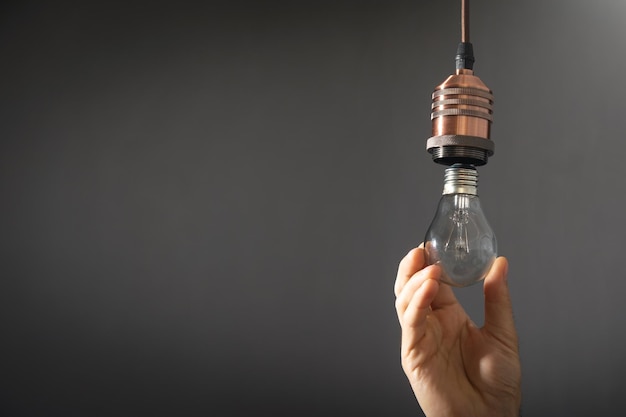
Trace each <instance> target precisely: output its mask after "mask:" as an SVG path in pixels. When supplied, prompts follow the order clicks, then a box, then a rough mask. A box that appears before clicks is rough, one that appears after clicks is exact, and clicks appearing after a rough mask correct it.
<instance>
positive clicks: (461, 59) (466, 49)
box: [455, 0, 474, 70]
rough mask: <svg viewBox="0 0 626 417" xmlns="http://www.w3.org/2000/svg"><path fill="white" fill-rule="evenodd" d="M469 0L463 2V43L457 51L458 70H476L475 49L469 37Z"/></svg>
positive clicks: (462, 0)
mask: <svg viewBox="0 0 626 417" xmlns="http://www.w3.org/2000/svg"><path fill="white" fill-rule="evenodd" d="M469 28H470V22H469V0H461V43H459V46H458V47H457V49H456V57H455V59H456V69H457V70H459V69H469V70H471V69H473V68H474V48H472V44H471V43H470V35H469Z"/></svg>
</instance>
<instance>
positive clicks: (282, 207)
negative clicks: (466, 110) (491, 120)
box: [0, 0, 626, 416]
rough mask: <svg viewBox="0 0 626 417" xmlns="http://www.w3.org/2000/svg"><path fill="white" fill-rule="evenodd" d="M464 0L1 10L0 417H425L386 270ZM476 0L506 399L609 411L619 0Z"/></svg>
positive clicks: (425, 179) (614, 361)
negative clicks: (502, 285) (506, 357)
mask: <svg viewBox="0 0 626 417" xmlns="http://www.w3.org/2000/svg"><path fill="white" fill-rule="evenodd" d="M458 3H460V2H458V1H452V0H450V1H436V2H435V1H388V2H382V1H381V2H375V1H347V0H345V1H302V2H293V1H282V2H281V1H263V2H243V1H233V2H208V3H206V4H204V5H198V4H196V5H184V4H182V3H180V2H173V1H167V2H155V3H142V4H140V3H135V2H130V3H115V2H113V3H111V2H105V1H95V2H75V3H66V4H61V3H56V4H35V3H30V4H26V3H18V2H14V3H13V4H4V5H3V6H1V7H2V15H1V18H0V56H2V63H1V65H0V72H1V74H0V75H1V76H0V92H1V94H0V193H1V196H2V199H1V204H0V207H1V212H2V213H1V214H2V215H1V216H0V259H1V263H0V276H1V278H0V331H1V333H0V334H1V337H2V340H1V341H0V351H1V356H0V358H1V359H0V414H2V415H7V416H42V415H46V416H49V415H63V416H119V415H135V416H139V415H141V416H148V415H150V416H158V415H164V416H165V415H168V416H170V415H177V416H197V415H210V416H240V415H272V416H388V415H394V416H414V415H419V413H420V412H419V409H418V406H417V402H416V401H415V399H414V398H413V395H412V392H411V391H410V388H409V386H408V383H407V381H406V379H405V377H404V374H403V373H402V370H401V367H400V360H399V336H400V332H399V326H398V325H397V321H396V317H395V311H394V309H393V301H394V298H393V292H392V286H393V280H394V278H395V270H396V267H397V263H398V261H399V260H400V258H402V256H403V255H404V254H405V253H406V252H407V251H408V250H409V249H410V248H411V247H413V246H415V245H417V244H419V243H420V241H421V239H422V237H423V235H424V232H425V230H426V228H427V227H428V225H429V223H430V221H431V218H432V215H433V213H434V210H435V207H436V203H437V201H438V199H439V195H440V191H441V188H442V178H443V167H440V166H437V165H435V164H434V163H432V162H431V160H430V156H429V155H428V154H427V153H426V152H425V150H424V147H425V139H426V138H427V137H428V135H429V133H430V130H429V129H430V121H429V105H430V94H431V92H432V90H433V88H434V86H435V85H437V84H439V83H440V82H441V81H443V80H444V79H445V77H447V75H448V74H450V73H451V72H452V71H453V68H454V62H453V56H454V52H455V48H456V44H457V42H458V37H459V27H458V16H459V4H458ZM472 3H473V4H472V41H473V42H474V45H475V50H476V55H477V63H476V67H475V69H476V73H477V75H479V76H480V77H481V79H482V80H483V81H484V82H485V83H486V84H487V85H488V86H489V87H491V88H492V89H493V91H494V93H495V96H496V113H495V124H494V126H493V135H492V137H493V139H494V141H495V142H496V146H497V148H496V155H495V156H494V157H493V158H492V159H491V161H490V162H489V164H488V165H487V166H486V167H484V168H482V169H480V174H481V180H480V191H481V200H482V202H483V206H484V208H485V211H486V214H487V216H488V218H489V220H490V221H491V224H492V226H493V228H494V229H495V231H496V233H497V235H498V238H499V244H500V252H501V254H503V255H506V256H507V257H508V258H509V260H510V263H511V268H510V285H511V291H512V296H513V302H514V308H515V314H516V320H517V325H518V328H519V333H520V339H521V342H520V343H521V353H522V362H523V396H524V400H523V411H524V413H525V415H528V416H561V415H567V416H588V415H595V416H612V415H617V414H619V412H620V411H619V410H620V408H621V406H622V401H623V399H622V398H621V396H622V395H621V394H622V393H623V388H622V384H621V381H622V380H623V379H622V378H623V375H624V373H625V372H626V362H625V360H624V352H625V351H626V339H625V331H624V327H625V324H626V313H625V312H624V303H623V298H624V292H625V290H626V282H625V280H624V271H623V260H624V250H623V249H624V246H625V244H624V236H626V227H625V225H624V219H623V215H624V206H625V205H626V196H625V193H624V180H623V173H622V171H623V170H622V166H623V165H622V164H623V161H624V154H625V152H626V141H624V137H623V126H624V109H625V108H626V104H624V97H626V87H625V84H624V82H623V75H624V70H626V54H624V49H625V44H626V25H625V24H624V22H626V2H624V1H617V0H616V1H608V0H603V1H593V2H591V1H571V0H568V1H565V0H560V1H538V0H537V1H517V2H513V1H474V2H472ZM458 295H459V297H460V298H461V299H462V301H463V302H464V303H465V305H466V306H467V308H468V310H469V311H470V313H471V315H472V316H473V317H474V318H475V319H476V321H478V322H480V321H481V320H482V312H481V288H480V286H475V287H471V288H469V289H464V290H462V291H459V292H458Z"/></svg>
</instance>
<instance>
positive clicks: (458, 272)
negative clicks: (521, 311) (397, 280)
mask: <svg viewBox="0 0 626 417" xmlns="http://www.w3.org/2000/svg"><path fill="white" fill-rule="evenodd" d="M477 184H478V173H477V172H476V168H474V167H473V166H471V165H462V164H455V165H452V166H451V167H450V168H448V169H446V174H445V182H444V190H443V195H442V197H441V200H440V201H439V206H438V207H437V212H436V213H435V218H434V219H433V221H432V223H431V224H430V227H429V228H428V231H427V232H426V238H425V239H424V248H425V251H426V262H427V263H428V264H429V265H433V264H438V265H439V266H441V269H442V271H443V275H442V278H441V280H442V281H443V282H445V283H446V284H449V285H452V286H455V287H466V286H468V285H471V284H474V283H476V282H479V281H482V280H483V279H484V278H485V276H486V275H487V273H488V272H489V269H490V268H491V265H492V264H493V262H494V261H495V259H496V255H497V242H496V235H495V234H494V233H493V230H491V227H490V226H489V223H488V222H487V218H486V217H485V215H484V214H483V211H482V208H481V206H480V200H479V199H478V195H477Z"/></svg>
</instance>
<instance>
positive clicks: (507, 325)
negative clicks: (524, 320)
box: [483, 256, 517, 348]
mask: <svg viewBox="0 0 626 417" xmlns="http://www.w3.org/2000/svg"><path fill="white" fill-rule="evenodd" d="M508 269H509V263H508V261H507V260H506V258H504V257H502V256H501V257H499V258H498V259H496V261H495V262H494V264H493V266H492V267H491V270H490V271H489V273H488V274H487V277H486V278H485V284H484V286H483V291H484V294H485V325H484V327H483V328H484V330H485V331H487V332H488V333H490V334H491V335H493V336H495V337H496V338H497V339H498V340H500V341H501V342H505V343H507V344H508V343H511V344H512V346H514V347H515V348H517V333H516V331H515V322H514V321H513V307H512V305H511V296H510V294H509V286H508V284H507V280H506V278H507V272H508Z"/></svg>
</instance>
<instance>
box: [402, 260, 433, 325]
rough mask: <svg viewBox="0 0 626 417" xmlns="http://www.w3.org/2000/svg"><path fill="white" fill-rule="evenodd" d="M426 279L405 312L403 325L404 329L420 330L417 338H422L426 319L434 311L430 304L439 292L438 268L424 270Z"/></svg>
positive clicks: (415, 292) (414, 293)
mask: <svg viewBox="0 0 626 417" xmlns="http://www.w3.org/2000/svg"><path fill="white" fill-rule="evenodd" d="M423 275H424V276H425V277H424V279H423V280H422V282H421V285H420V286H419V288H417V290H415V291H414V292H413V294H412V297H411V300H410V301H409V303H408V304H407V306H406V309H405V310H404V314H403V317H402V319H401V324H402V327H403V328H413V329H415V330H419V331H418V332H416V335H415V337H421V335H422V334H423V332H424V330H425V323H426V317H427V316H428V314H429V313H430V312H431V311H432V310H431V307H430V304H431V303H432V302H433V298H435V295H436V294H437V291H438V290H439V281H438V279H439V271H438V268H437V267H428V268H427V269H426V270H424V274H423Z"/></svg>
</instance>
